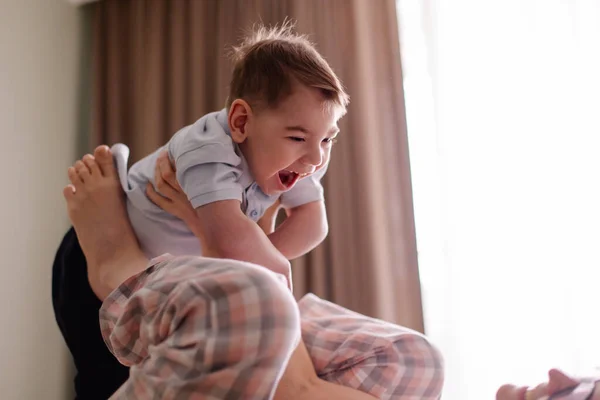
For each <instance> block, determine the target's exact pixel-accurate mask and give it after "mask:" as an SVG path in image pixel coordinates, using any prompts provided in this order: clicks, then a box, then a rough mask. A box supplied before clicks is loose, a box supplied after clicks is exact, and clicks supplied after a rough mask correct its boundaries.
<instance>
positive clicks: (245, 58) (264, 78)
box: [227, 22, 349, 114]
mask: <svg viewBox="0 0 600 400" xmlns="http://www.w3.org/2000/svg"><path fill="white" fill-rule="evenodd" d="M292 28H293V25H292V24H291V23H289V22H284V23H283V25H282V26H281V27H277V26H276V27H273V28H266V27H264V26H259V27H258V28H256V29H254V32H253V33H252V34H251V35H249V36H248V37H246V38H245V40H243V41H242V43H241V44H240V45H239V46H237V47H234V48H233V52H232V58H233V62H234V69H233V74H232V77H231V84H230V88H229V97H228V99H227V108H229V106H231V103H232V102H233V101H234V100H235V99H244V100H245V101H247V102H248V103H249V104H250V105H251V106H253V107H258V108H260V107H265V106H266V107H276V106H277V105H278V104H279V102H281V101H282V100H284V99H285V98H286V97H287V96H289V95H290V94H291V92H292V87H293V83H294V82H298V83H300V84H303V85H306V86H308V87H312V88H315V89H319V90H320V91H321V93H322V94H323V97H324V100H325V103H327V105H328V106H333V107H336V108H338V107H339V108H340V109H341V110H342V114H343V113H345V111H346V106H347V105H348V102H349V97H348V94H346V92H345V91H344V88H343V86H342V83H341V82H340V80H339V79H338V77H337V76H336V75H335V73H334V72H333V70H332V69H331V67H330V66H329V64H327V61H325V59H324V58H323V57H322V56H321V55H320V54H319V53H318V52H317V50H316V49H315V47H314V45H313V44H312V43H311V42H310V41H309V40H308V39H307V37H306V36H303V35H299V34H296V33H294V32H293V31H292Z"/></svg>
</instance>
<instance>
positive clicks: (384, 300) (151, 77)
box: [92, 0, 423, 331]
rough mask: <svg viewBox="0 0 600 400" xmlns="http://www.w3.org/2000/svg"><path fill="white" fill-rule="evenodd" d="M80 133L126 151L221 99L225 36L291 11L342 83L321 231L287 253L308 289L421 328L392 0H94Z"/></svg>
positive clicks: (142, 149)
mask: <svg viewBox="0 0 600 400" xmlns="http://www.w3.org/2000/svg"><path fill="white" fill-rule="evenodd" d="M93 7H95V8H96V9H95V34H94V36H95V38H94V39H95V41H94V79H95V82H94V95H93V96H94V99H93V100H94V106H93V126H92V142H93V144H99V143H114V142H117V141H120V142H123V143H126V144H127V145H129V146H130V147H131V150H132V159H133V160H137V159H139V158H141V157H143V156H144V155H145V154H148V153H150V152H151V151H152V150H154V149H155V148H156V147H158V146H160V145H162V144H163V143H164V142H166V141H167V140H168V139H169V137H170V136H171V135H172V134H173V133H175V132H176V131H177V130H178V129H179V128H181V127H183V126H184V125H186V124H190V123H192V122H193V121H195V120H196V119H197V118H199V117H200V116H202V115H203V114H204V113H206V112H210V111H214V110H217V109H219V108H221V107H222V106H223V104H224V102H225V98H226V91H227V84H228V79H229V73H230V64H229V62H228V60H227V58H226V51H227V46H230V45H232V44H235V43H236V41H237V40H238V39H239V37H240V36H241V35H242V34H243V32H244V29H248V28H250V27H251V26H252V24H253V23H255V22H257V21H262V22H263V23H265V24H273V23H280V22H282V21H283V20H284V18H285V17H290V18H292V19H294V20H296V21H297V28H298V31H300V32H302V33H307V34H309V35H310V36H311V38H312V39H313V40H314V41H315V42H316V43H317V45H318V48H319V50H320V51H321V53H322V54H323V55H324V56H325V57H326V59H327V60H328V61H329V62H330V63H331V65H332V67H333V68H334V70H335V71H336V72H337V73H338V75H339V76H340V78H341V79H342V81H343V82H344V83H345V86H346V87H347V89H348V92H349V93H350V95H351V98H352V100H351V106H350V108H349V112H348V115H347V116H346V117H345V118H344V119H343V120H342V121H341V124H340V127H341V130H342V134H341V135H340V139H341V140H340V141H339V143H338V144H337V145H336V147H335V148H334V154H333V158H332V161H331V166H330V168H329V172H328V173H327V175H326V177H325V178H324V186H325V190H326V201H327V206H328V214H329V222H330V234H329V237H328V238H327V240H326V241H325V242H324V243H323V244H322V245H321V246H320V247H318V248H317V249H315V250H314V251H313V252H311V253H310V254H308V255H306V256H305V257H303V258H301V259H298V260H295V261H294V262H293V265H294V267H293V268H294V283H295V290H296V293H295V294H296V296H298V297H300V296H301V295H302V294H303V293H306V292H308V291H310V292H314V293H316V294H317V295H319V296H321V297H323V298H327V299H329V300H331V301H334V302H336V303H338V304H340V305H342V306H345V307H348V308H350V309H352V310H355V311H357V312H361V313H364V314H367V315H371V316H375V317H379V318H382V319H385V320H389V321H393V322H396V323H400V324H402V325H405V326H408V327H410V328H413V329H416V330H419V331H423V317H422V305H421V293H420V285H419V274H418V267H417V257H416V244H415V230H414V218H413V205H412V193H411V182H410V165H409V158H408V143H407V135H406V121H405V112H404V99H403V90H402V68H401V64H400V49H399V43H398V26H397V19H396V9H395V4H394V0H372V1H365V0H327V1H322V0H221V1H218V0H201V1H199V0H189V1H186V0H177V1H162V0H154V1H152V0H137V1H136V0H112V1H110V0H105V1H102V2H99V3H97V4H94V5H93Z"/></svg>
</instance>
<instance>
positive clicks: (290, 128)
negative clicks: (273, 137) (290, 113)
mask: <svg viewBox="0 0 600 400" xmlns="http://www.w3.org/2000/svg"><path fill="white" fill-rule="evenodd" d="M285 130H286V131H295V132H302V133H306V134H307V135H308V134H309V133H310V132H309V131H308V129H306V128H304V127H302V126H299V125H294V126H286V127H285Z"/></svg>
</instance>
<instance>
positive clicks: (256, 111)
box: [102, 25, 348, 287]
mask: <svg viewBox="0 0 600 400" xmlns="http://www.w3.org/2000/svg"><path fill="white" fill-rule="evenodd" d="M234 61H235V66H234V71H233V75H232V79H231V85H230V86H231V87H230V92H229V98H228V101H227V107H226V108H225V109H223V110H221V111H219V112H214V113H210V114H208V115H205V116H204V117H202V118H200V119H199V120H198V121H196V122H195V123H194V124H192V125H190V126H187V127H185V128H183V129H181V130H180V131H179V132H177V133H176V134H175V135H174V136H173V137H172V139H171V140H170V141H169V142H168V143H167V144H166V145H165V146H164V147H161V148H160V149H158V150H157V151H155V152H154V153H153V154H151V155H149V156H147V157H146V158H144V159H142V160H141V161H139V162H137V163H136V164H135V165H133V167H132V168H131V169H130V170H129V172H127V171H126V162H127V153H128V152H127V149H126V148H125V147H124V146H122V145H119V146H115V147H113V149H112V150H113V153H114V156H115V157H116V159H117V166H118V171H119V176H120V180H121V183H122V185H123V188H124V190H125V192H126V194H127V211H128V215H129V219H130V221H131V223H132V225H133V228H134V231H135V234H136V236H137V238H138V240H139V242H140V245H141V248H142V251H143V252H144V253H145V254H146V256H147V257H149V258H153V257H156V256H158V255H160V254H164V253H167V252H168V253H171V254H174V255H200V254H202V255H204V256H212V257H217V258H232V259H237V260H241V261H249V262H253V263H256V264H259V265H262V266H265V267H267V268H268V269H271V270H272V271H274V272H277V273H280V274H283V275H284V276H286V277H287V278H288V280H289V279H290V264H289V261H288V260H289V259H293V258H296V257H298V256H301V255H303V254H305V253H307V252H308V251H310V250H311V249H313V248H314V247H315V246H316V245H318V244H319V243H320V242H321V241H322V240H323V239H324V238H325V236H326V234H327V219H326V214H325V206H324V202H323V188H322V186H321V184H320V179H321V177H322V176H323V174H324V173H325V170H326V168H327V164H328V162H329V157H330V152H331V147H332V145H333V142H334V140H335V136H336V135H337V133H338V127H337V122H338V120H339V119H340V118H341V117H342V115H344V113H345V112H346V106H347V104H348V95H347V94H346V93H345V92H344V89H343V88H342V85H341V83H340V81H339V80H338V78H337V77H336V75H335V74H334V72H333V71H332V70H331V68H330V67H329V65H328V64H327V62H326V61H325V60H324V59H323V58H322V57H321V56H320V55H319V53H318V52H317V51H316V50H315V49H314V48H313V46H312V45H311V44H310V43H309V42H308V41H307V40H306V39H305V38H304V37H302V36H298V35H296V34H293V33H292V32H291V30H290V26H289V25H284V26H283V27H282V28H279V29H271V30H267V29H265V28H261V29H259V30H258V31H257V32H256V33H255V34H254V35H253V36H251V37H249V38H247V39H246V40H245V41H244V42H243V43H242V45H241V46H240V47H238V48H236V49H235V52H234ZM163 150H167V151H168V154H169V158H170V159H171V161H172V162H173V163H174V165H175V168H176V171H177V180H178V182H179V183H180V184H181V187H182V188H183V190H184V192H185V193H186V195H187V196H188V199H189V201H190V202H191V204H192V206H193V207H194V209H195V210H196V213H197V215H198V217H199V218H198V221H199V223H198V225H197V226H196V227H195V229H193V232H192V231H191V230H190V229H189V228H188V226H187V225H186V224H185V223H184V222H183V221H182V220H181V219H178V218H174V217H173V216H171V215H169V214H168V213H166V212H164V211H163V210H162V209H160V208H159V207H157V206H156V205H155V204H154V203H153V202H152V201H150V199H149V198H148V197H147V195H146V189H147V185H148V184H149V183H150V184H154V183H155V179H154V173H155V166H156V161H157V157H158V155H159V154H160V153H161V151H163ZM158 191H159V192H160V188H158ZM276 201H280V202H281V206H282V207H283V208H285V209H286V212H287V213H288V218H287V220H286V222H285V224H283V225H282V226H281V227H280V228H279V229H278V230H277V231H276V232H274V233H273V234H272V235H270V236H269V237H268V238H267V236H265V234H264V233H263V232H262V231H261V230H260V228H259V226H258V225H257V224H256V222H257V221H258V220H259V219H260V218H261V216H262V215H263V214H264V213H265V211H266V210H267V209H268V208H269V207H270V206H272V205H273V204H274V203H275V202H276ZM102 276H104V278H105V279H108V280H109V281H112V282H113V283H114V282H122V281H123V276H122V275H121V274H119V273H118V271H117V273H116V275H115V274H111V273H110V272H108V271H104V272H103V273H102ZM105 283H106V282H105ZM109 286H113V287H114V285H109Z"/></svg>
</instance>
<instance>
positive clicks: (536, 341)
mask: <svg viewBox="0 0 600 400" xmlns="http://www.w3.org/2000/svg"><path fill="white" fill-rule="evenodd" d="M397 1H398V15H399V21H400V27H399V29H400V36H401V43H402V57H403V60H402V61H403V68H404V74H405V79H404V84H405V90H406V99H407V117H408V132H409V140H410V150H411V163H412V173H413V185H414V194H415V213H416V224H417V241H418V250H419V265H420V272H421V279H422V285H423V295H424V307H425V318H426V329H427V332H428V334H429V336H430V337H431V338H432V339H433V340H434V341H435V342H436V343H437V344H438V345H439V346H440V347H441V349H442V351H443V353H444V354H445V358H446V368H447V381H446V386H445V391H444V398H445V399H449V400H482V399H491V398H494V393H495V390H496V388H497V387H498V386H499V385H501V384H502V383H506V382H514V383H523V384H530V383H531V384H533V383H535V382H536V381H538V380H542V379H544V378H545V373H546V371H547V369H549V368H550V367H561V368H564V369H565V370H567V371H569V372H573V373H575V374H589V373H592V372H595V373H596V374H598V375H600V371H599V370H598V366H600V0H562V1H560V0H537V1H536V0H452V1H444V0H422V1H415V0H397Z"/></svg>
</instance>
